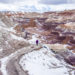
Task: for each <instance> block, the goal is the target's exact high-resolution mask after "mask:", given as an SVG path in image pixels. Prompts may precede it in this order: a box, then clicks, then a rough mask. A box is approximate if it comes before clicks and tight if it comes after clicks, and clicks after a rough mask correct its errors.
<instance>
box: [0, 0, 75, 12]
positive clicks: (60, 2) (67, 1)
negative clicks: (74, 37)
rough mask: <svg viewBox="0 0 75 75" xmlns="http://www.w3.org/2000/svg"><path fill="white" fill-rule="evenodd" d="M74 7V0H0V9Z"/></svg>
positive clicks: (38, 9)
mask: <svg viewBox="0 0 75 75" xmlns="http://www.w3.org/2000/svg"><path fill="white" fill-rule="evenodd" d="M66 9H75V0H0V10H1V11H2V10H4V11H5V10H11V11H39V12H43V11H60V10H66Z"/></svg>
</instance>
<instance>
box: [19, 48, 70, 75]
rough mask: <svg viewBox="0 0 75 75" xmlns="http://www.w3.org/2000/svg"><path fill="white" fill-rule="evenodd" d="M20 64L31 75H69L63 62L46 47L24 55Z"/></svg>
mask: <svg viewBox="0 0 75 75" xmlns="http://www.w3.org/2000/svg"><path fill="white" fill-rule="evenodd" d="M19 64H20V65H21V66H22V68H23V70H24V71H28V73H29V75H50V74H51V75H59V74H60V75H69V74H68V71H67V68H66V67H65V66H64V65H63V64H62V62H61V61H59V60H58V59H57V58H55V57H54V54H53V53H52V52H51V51H49V50H47V49H45V48H42V49H41V50H40V51H33V52H31V53H28V54H26V55H24V56H23V57H22V58H21V59H20V62H19Z"/></svg>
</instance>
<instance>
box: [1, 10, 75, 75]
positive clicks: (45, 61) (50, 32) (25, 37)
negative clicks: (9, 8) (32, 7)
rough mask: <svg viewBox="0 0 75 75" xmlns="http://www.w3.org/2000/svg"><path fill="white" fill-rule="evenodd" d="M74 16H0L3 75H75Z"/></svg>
mask: <svg viewBox="0 0 75 75" xmlns="http://www.w3.org/2000/svg"><path fill="white" fill-rule="evenodd" d="M74 15H75V11H74V10H71V11H63V12H45V13H41V14H40V13H35V12H34V13H26V12H25V13H24V12H3V13H0V75H41V74H43V75H50V73H51V74H52V75H56V74H57V75H58V74H61V75H75V22H74V20H75V18H74ZM37 39H38V40H39V45H38V46H37V45H36V44H35V42H36V40H37ZM40 60H41V61H40ZM37 67H38V68H37ZM40 68H41V69H40ZM40 70H41V71H40ZM36 73H37V74H36Z"/></svg>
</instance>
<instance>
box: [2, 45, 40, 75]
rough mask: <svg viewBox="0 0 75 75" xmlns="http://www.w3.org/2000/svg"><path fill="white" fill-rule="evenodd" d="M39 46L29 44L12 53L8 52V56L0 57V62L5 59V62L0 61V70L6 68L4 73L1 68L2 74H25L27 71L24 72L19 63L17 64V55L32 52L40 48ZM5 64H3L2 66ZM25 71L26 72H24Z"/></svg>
mask: <svg viewBox="0 0 75 75" xmlns="http://www.w3.org/2000/svg"><path fill="white" fill-rule="evenodd" d="M40 48H41V46H36V45H31V46H28V47H25V48H22V49H19V50H18V51H15V52H14V53H12V54H10V55H9V56H7V57H5V58H2V59H1V62H3V61H4V59H5V60H6V61H5V62H3V63H2V65H3V66H1V70H2V69H3V67H4V69H5V70H6V71H5V72H6V73H4V70H2V72H3V75H27V72H24V71H23V70H22V69H21V67H20V65H19V63H18V62H19V59H18V58H19V57H20V56H22V55H23V54H27V53H29V52H32V51H34V50H37V49H40ZM4 65H5V66H4ZM25 73H26V74H25Z"/></svg>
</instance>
